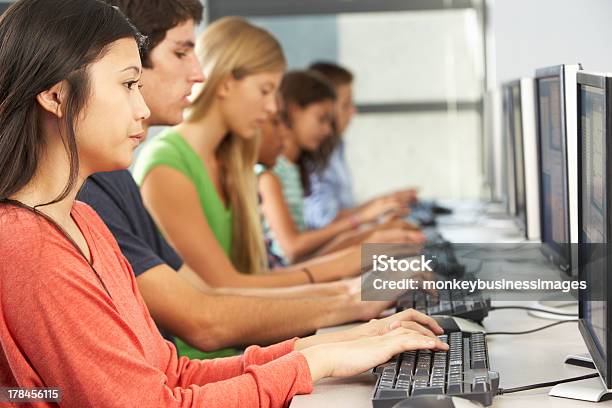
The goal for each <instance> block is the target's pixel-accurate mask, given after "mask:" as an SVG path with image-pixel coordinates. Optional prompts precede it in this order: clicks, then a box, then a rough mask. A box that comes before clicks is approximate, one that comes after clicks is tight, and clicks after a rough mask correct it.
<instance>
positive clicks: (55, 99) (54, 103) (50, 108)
mask: <svg viewBox="0 0 612 408" xmlns="http://www.w3.org/2000/svg"><path fill="white" fill-rule="evenodd" d="M63 85H64V82H63V81H62V82H58V83H57V84H55V85H53V86H52V87H51V88H49V89H47V90H46V91H43V92H41V93H39V94H38V95H36V100H37V101H38V103H39V104H40V106H41V107H42V108H43V109H44V110H46V111H47V112H50V113H52V114H53V115H55V116H57V117H58V118H61V117H63V116H64V109H63V108H64V105H63V104H64V102H65V97H66V96H65V93H64V89H66V88H65V87H64V86H63Z"/></svg>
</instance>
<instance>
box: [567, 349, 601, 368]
mask: <svg viewBox="0 0 612 408" xmlns="http://www.w3.org/2000/svg"><path fill="white" fill-rule="evenodd" d="M565 364H569V365H573V366H577V367H584V368H592V369H593V370H594V369H595V364H594V363H593V359H592V358H591V356H590V355H589V353H586V354H570V355H569V356H567V357H565Z"/></svg>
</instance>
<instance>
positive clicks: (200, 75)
mask: <svg viewBox="0 0 612 408" xmlns="http://www.w3.org/2000/svg"><path fill="white" fill-rule="evenodd" d="M205 80H206V76H205V75H204V72H203V70H202V65H200V61H198V58H197V57H195V56H194V57H193V59H192V64H191V71H190V75H189V81H190V82H191V83H194V84H197V83H202V82H204V81H205Z"/></svg>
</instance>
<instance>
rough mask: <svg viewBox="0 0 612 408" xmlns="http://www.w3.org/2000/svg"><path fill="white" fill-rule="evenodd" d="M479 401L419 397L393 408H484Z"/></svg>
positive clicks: (404, 401)
mask: <svg viewBox="0 0 612 408" xmlns="http://www.w3.org/2000/svg"><path fill="white" fill-rule="evenodd" d="M482 407H483V405H482V404H481V403H480V402H477V401H471V400H468V399H465V398H459V397H451V396H449V395H419V396H414V397H410V398H407V399H405V400H403V401H400V402H398V403H397V404H395V405H394V406H393V408H482Z"/></svg>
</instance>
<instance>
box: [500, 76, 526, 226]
mask: <svg viewBox="0 0 612 408" xmlns="http://www.w3.org/2000/svg"><path fill="white" fill-rule="evenodd" d="M514 87H517V88H518V95H519V96H518V100H519V109H520V110H521V121H520V127H521V129H520V131H521V137H522V138H523V142H522V146H523V150H522V151H521V155H522V156H523V166H524V165H525V133H524V130H525V129H524V127H523V86H522V83H521V80H520V79H516V80H513V81H508V82H505V83H503V84H502V105H503V109H502V112H503V115H504V118H503V119H504V125H505V121H507V120H510V119H511V118H509V117H507V115H506V113H507V109H506V102H507V99H506V94H507V92H510V98H511V99H513V95H512V89H513V88H514ZM511 103H512V109H513V111H514V109H515V108H516V107H515V106H514V101H511ZM512 126H514V125H512ZM505 129H506V126H504V131H505ZM509 136H510V135H509ZM511 136H512V137H510V138H509V141H508V145H509V147H510V154H509V155H508V157H511V159H512V171H513V173H514V176H513V177H512V181H513V184H514V197H513V198H514V209H515V211H514V214H512V215H513V216H514V218H515V222H516V224H517V226H518V228H519V230H520V231H521V232H523V233H524V235H525V237H527V225H528V223H527V217H528V214H527V190H526V184H527V183H526V180H525V179H526V173H525V169H524V168H523V188H522V191H523V207H524V208H523V217H524V218H521V214H520V213H519V206H518V202H519V199H518V192H519V189H518V177H517V163H516V130H515V131H514V132H513V133H512V135H511ZM509 198H510V197H509Z"/></svg>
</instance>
